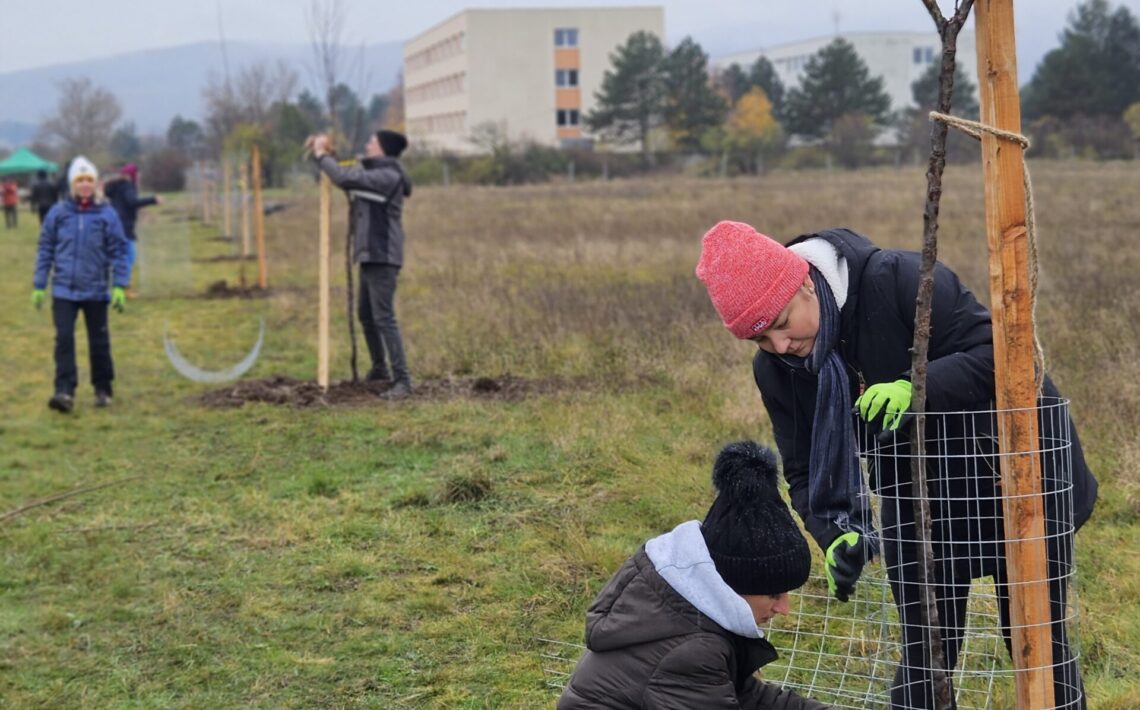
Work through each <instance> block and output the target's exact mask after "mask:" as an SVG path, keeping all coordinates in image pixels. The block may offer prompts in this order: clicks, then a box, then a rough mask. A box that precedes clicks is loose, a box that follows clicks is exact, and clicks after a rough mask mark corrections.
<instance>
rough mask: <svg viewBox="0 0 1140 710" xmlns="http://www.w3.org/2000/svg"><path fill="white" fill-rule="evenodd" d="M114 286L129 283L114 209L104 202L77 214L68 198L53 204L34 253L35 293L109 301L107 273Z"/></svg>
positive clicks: (123, 238) (120, 227) (123, 242)
mask: <svg viewBox="0 0 1140 710" xmlns="http://www.w3.org/2000/svg"><path fill="white" fill-rule="evenodd" d="M112 269H113V270H114V274H113V280H112V281H111V283H113V284H114V285H115V286H119V287H122V288H126V287H127V286H128V285H129V283H130V271H129V269H128V268H127V238H126V236H125V235H124V234H123V225H122V223H121V222H120V221H119V216H118V215H117V214H115V210H114V209H113V208H112V207H111V205H109V204H107V203H95V204H93V205H91V206H90V207H88V208H87V209H80V207H79V205H78V204H77V203H76V202H75V201H74V200H71V199H67V200H64V201H63V202H59V203H57V204H56V205H55V206H54V207H52V208H51V210H49V211H48V213H47V216H46V217H45V218H44V225H43V229H42V230H41V231H40V245H39V251H38V252H37V253H36V275H35V279H34V285H35V287H36V288H40V289H42V288H47V282H48V274H49V273H50V274H51V295H52V298H61V299H64V300H67V301H109V300H111V298H110V288H109V284H108V276H109V274H108V272H110V271H111V270H112Z"/></svg>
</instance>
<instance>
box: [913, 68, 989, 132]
mask: <svg viewBox="0 0 1140 710" xmlns="http://www.w3.org/2000/svg"><path fill="white" fill-rule="evenodd" d="M941 74H942V63H941V62H932V63H931V64H930V66H929V67H927V68H926V71H924V72H923V73H922V76H920V77H918V78H917V79H915V80H914V82H913V83H911V85H910V93H911V96H913V97H914V104H915V106H916V107H917V110H918V111H919V112H920V113H922V115H923V118H924V120H925V116H926V114H927V113H929V112H930V111H933V110H935V109H936V108H938V88H939V80H940V78H941ZM950 109H951V111H953V113H954V115H955V116H961V117H963V118H969V119H973V120H977V118H978V96H977V87H975V86H974V82H972V81H970V77H968V76H966V72H965V71H964V70H963V69H962V65H961V64H957V65H956V66H955V67H954V94H953V96H951V98H950Z"/></svg>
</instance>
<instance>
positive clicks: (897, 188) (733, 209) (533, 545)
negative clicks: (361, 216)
mask: <svg viewBox="0 0 1140 710" xmlns="http://www.w3.org/2000/svg"><path fill="white" fill-rule="evenodd" d="M1032 167H1033V169H1034V177H1035V185H1036V193H1037V200H1038V205H1039V214H1038V218H1039V223H1040V225H1041V249H1042V265H1043V267H1042V268H1043V277H1042V294H1041V308H1040V314H1039V322H1040V330H1041V336H1042V339H1043V340H1044V342H1045V344H1046V350H1047V355H1048V357H1049V360H1050V366H1051V370H1052V372H1053V373H1054V376H1055V379H1056V380H1057V381H1058V384H1059V385H1060V386H1061V388H1062V391H1063V392H1065V393H1066V394H1067V395H1069V396H1070V397H1072V398H1073V400H1074V412H1075V415H1076V417H1077V420H1078V423H1079V424H1080V425H1081V431H1082V435H1083V437H1084V439H1085V440H1086V442H1085V443H1086V451H1087V453H1088V454H1089V457H1090V459H1091V462H1092V464H1093V466H1094V469H1095V470H1096V472H1097V474H1098V475H1099V477H1100V479H1101V484H1102V489H1101V490H1102V502H1101V505H1100V507H1099V508H1098V511H1097V514H1096V515H1095V516H1094V518H1093V520H1092V522H1090V523H1089V525H1088V527H1087V528H1086V529H1085V530H1084V531H1083V532H1082V534H1081V536H1080V538H1079V544H1078V553H1079V559H1080V566H1081V570H1080V576H1081V582H1082V585H1081V586H1082V590H1083V596H1082V605H1083V607H1084V609H1085V614H1084V617H1083V622H1082V632H1083V633H1082V648H1083V651H1084V667H1085V671H1086V676H1087V683H1088V687H1089V691H1090V695H1091V697H1092V699H1093V702H1092V703H1091V705H1092V707H1106V708H1125V707H1133V705H1134V704H1130V703H1132V701H1133V700H1134V699H1135V698H1136V697H1137V693H1140V686H1138V685H1137V682H1136V679H1135V668H1136V663H1137V658H1138V656H1137V652H1136V649H1137V648H1140V624H1138V623H1137V621H1138V619H1140V617H1138V613H1137V611H1136V607H1137V600H1140V589H1138V588H1137V586H1136V582H1135V580H1137V579H1140V564H1138V563H1137V562H1136V560H1135V559H1134V557H1133V556H1130V555H1128V554H1122V553H1121V551H1122V550H1131V549H1136V547H1137V546H1138V545H1140V530H1138V526H1137V522H1136V521H1137V517H1136V516H1137V512H1140V503H1138V500H1140V493H1138V491H1140V481H1138V477H1137V474H1136V470H1137V465H1140V454H1138V450H1137V447H1136V443H1135V441H1136V436H1135V432H1136V431H1137V428H1138V425H1140V386H1138V385H1137V382H1140V358H1138V355H1140V353H1138V352H1137V349H1138V346H1140V339H1138V338H1137V331H1136V323H1137V321H1138V319H1140V298H1137V295H1138V294H1137V288H1138V287H1137V283H1138V280H1137V279H1136V277H1135V274H1136V273H1138V272H1140V248H1137V246H1136V245H1135V240H1134V237H1133V234H1134V233H1135V231H1136V230H1137V228H1138V227H1140V208H1138V207H1137V206H1136V202H1135V195H1136V194H1137V192H1138V191H1140V169H1138V167H1137V166H1136V165H1135V164H1091V163H1041V164H1034V165H1033V166H1032ZM981 198H982V194H981V176H980V172H979V170H978V169H976V168H972V167H966V168H962V167H952V168H951V169H950V172H949V174H948V176H947V182H946V196H945V200H944V203H943V210H942V215H943V220H942V240H941V255H942V258H943V260H944V261H946V262H948V263H949V264H950V265H951V266H953V267H954V268H955V269H956V270H957V271H958V272H959V273H960V274H961V275H962V276H963V279H964V280H965V281H966V282H967V283H968V284H969V285H971V286H972V287H973V288H974V289H975V291H976V292H978V293H979V295H980V296H981V297H982V298H983V299H985V297H986V294H985V290H986V287H985V285H986V277H985V274H986V249H985V241H984V233H983V224H984V220H983V215H982V199H981ZM274 199H278V200H286V201H288V202H289V203H290V206H289V208H288V209H287V210H286V211H285V212H283V213H279V214H277V215H273V216H271V217H270V218H269V219H268V220H267V226H268V230H269V234H268V241H269V244H270V248H271V250H272V251H271V264H270V266H271V278H272V286H273V289H274V290H273V293H272V294H270V296H269V297H268V298H264V299H255V300H241V299H226V300H206V299H200V298H182V297H181V296H186V295H190V294H200V293H202V292H204V291H205V289H206V288H207V286H208V285H209V284H210V283H212V282H213V281H216V280H218V279H220V278H225V279H227V280H228V281H229V282H230V283H231V284H232V283H234V281H235V280H236V278H237V271H238V264H237V263H234V262H224V261H202V259H208V258H210V257H214V256H217V255H218V254H224V253H230V252H232V246H231V245H227V244H223V243H219V242H213V241H209V239H208V237H210V236H213V235H214V234H215V230H207V229H203V228H201V227H200V226H199V225H197V224H192V223H188V222H185V221H176V220H175V219H174V218H178V217H183V216H184V214H185V213H184V211H183V212H181V213H180V212H179V207H178V206H177V201H174V203H175V206H174V207H172V208H168V209H167V211H166V214H165V215H163V216H162V217H161V218H160V219H158V220H155V219H154V217H153V216H152V217H151V220H152V221H150V222H149V223H146V224H144V225H143V231H142V233H143V235H144V247H145V248H148V249H150V250H151V254H150V256H149V258H150V259H151V264H152V265H153V267H154V268H153V270H152V272H151V274H152V276H153V278H152V279H151V281H150V283H144V298H143V299H140V300H139V301H135V302H132V304H131V308H130V310H129V311H128V313H127V314H126V315H124V316H116V317H114V318H113V320H112V331H113V335H114V338H115V348H116V364H117V366H118V370H119V378H120V380H119V386H118V390H117V393H118V394H119V397H117V401H116V404H115V409H114V410H113V411H112V412H109V413H106V415H105V416H104V415H103V414H98V413H93V412H92V411H91V410H90V407H89V402H88V401H87V400H86V399H85V397H86V395H85V394H84V393H82V392H81V397H80V411H79V412H78V413H77V415H76V416H75V417H73V418H72V419H69V420H63V419H61V418H60V417H58V416H56V415H54V414H52V413H50V412H48V411H46V408H45V407H44V406H43V403H44V401H45V400H46V397H47V395H48V394H50V363H49V353H50V326H49V325H48V323H47V320H46V319H45V317H44V314H42V313H41V314H35V313H33V312H32V311H31V310H30V309H29V308H27V307H26V306H24V303H25V302H26V298H27V283H28V278H27V273H28V271H29V270H30V245H31V244H32V243H33V242H34V234H32V232H31V230H30V229H27V228H26V227H24V228H21V231H20V232H19V233H18V234H17V235H16V237H17V238H15V239H9V240H7V241H6V242H4V243H3V244H0V270H2V271H3V274H4V276H5V278H4V279H3V280H0V297H2V298H4V299H5V300H6V302H7V303H9V304H13V305H12V306H11V307H10V308H9V309H6V310H5V311H3V312H0V327H2V328H3V329H4V332H5V333H6V342H5V345H4V351H3V352H4V354H3V362H4V366H5V379H6V383H5V385H6V397H5V400H4V401H3V402H2V403H0V419H2V421H3V422H4V424H3V425H2V428H0V444H2V447H3V448H2V452H0V512H2V511H3V510H8V509H11V508H13V507H15V506H16V505H17V504H18V503H19V502H22V501H26V500H30V499H33V498H36V497H41V496H44V495H48V494H50V493H52V492H56V491H59V490H65V489H67V488H69V487H72V486H75V485H78V484H80V483H83V482H91V481H96V480H107V479H110V478H117V477H121V476H126V475H131V474H136V473H143V474H145V478H144V479H143V481H141V482H140V483H139V484H138V485H137V486H133V487H129V488H124V489H122V490H113V489H111V490H107V491H104V492H100V493H99V494H96V495H92V496H88V497H77V498H75V499H72V500H70V501H69V502H67V503H66V504H63V505H59V506H54V507H48V508H44V509H39V510H37V512H36V513H35V514H34V515H25V516H21V517H20V518H17V519H15V520H14V521H13V522H12V523H11V524H9V525H8V526H6V527H4V528H0V671H2V673H0V696H3V697H5V698H6V699H9V698H14V699H15V700H14V703H15V706H21V705H27V706H40V705H44V706H83V705H86V706H103V707H111V706H135V705H139V706H147V707H201V706H206V705H215V706H219V707H234V706H257V707H313V706H328V707H349V706H368V707H423V706H431V707H454V706H467V707H474V706H511V707H521V706H526V707H541V706H549V704H550V701H551V696H550V695H549V694H548V693H547V692H546V691H545V690H544V689H543V687H542V677H541V671H540V669H539V667H538V665H537V663H536V654H537V651H536V646H535V642H534V638H535V637H536V636H540V635H541V636H547V637H555V638H567V639H574V638H577V636H578V635H579V634H580V631H581V624H582V618H583V612H584V609H585V606H586V605H587V604H588V603H589V601H590V599H591V597H592V595H593V594H594V593H595V592H596V590H597V587H598V585H599V584H600V583H601V582H602V581H604V579H605V578H606V577H607V576H608V574H609V573H610V572H611V571H612V570H613V569H614V568H616V566H617V565H618V564H620V562H621V560H622V559H623V558H624V557H625V556H626V555H628V554H629V552H630V551H631V550H632V549H633V548H634V547H635V546H636V545H637V544H638V543H639V542H640V541H642V540H643V539H644V538H645V537H647V536H649V535H651V534H654V533H656V532H659V531H661V530H664V529H667V528H668V527H671V526H672V525H674V524H676V523H677V522H679V521H681V520H684V519H687V518H691V517H694V516H697V515H700V514H701V513H703V511H704V510H705V506H707V502H708V496H709V490H708V478H707V476H708V465H709V463H710V461H711V457H712V455H713V453H714V452H715V450H716V447H717V445H718V444H720V443H722V442H724V441H726V440H729V439H732V438H737V437H743V436H750V437H754V438H758V439H761V440H767V439H769V438H770V437H769V435H768V434H767V423H766V421H765V419H764V416H763V413H762V409H761V407H760V403H759V398H758V397H757V395H756V393H755V389H754V386H753V385H752V383H751V377H750V371H749V370H750V368H749V359H750V356H751V348H750V347H749V346H747V345H744V344H740V343H737V342H735V341H733V339H732V338H731V337H730V336H728V335H727V334H726V333H725V332H724V331H723V328H722V327H721V326H720V325H719V324H718V323H717V320H716V316H715V313H714V312H713V311H712V309H711V307H710V306H709V304H708V302H707V298H706V296H705V295H704V292H703V289H702V288H701V286H700V284H699V282H697V280H696V278H695V277H694V276H693V274H692V269H693V266H694V264H695V262H696V258H697V254H698V250H699V240H700V235H701V234H702V233H703V232H704V231H705V230H706V229H707V228H708V227H709V226H711V225H712V224H713V223H714V222H716V221H717V220H719V219H738V220H743V221H747V222H750V223H752V224H755V225H756V226H757V227H758V228H759V229H761V231H764V232H766V233H768V234H770V235H772V236H774V237H777V238H790V237H792V236H795V235H796V234H799V233H801V232H805V231H811V230H814V229H818V228H823V227H829V226H837V225H841V226H849V227H852V228H854V229H856V230H858V231H861V232H863V233H865V234H867V235H868V236H870V237H871V238H872V239H873V240H875V241H876V242H877V243H879V244H880V245H883V246H891V247H903V248H917V246H918V244H919V240H920V237H921V227H922V222H921V214H922V204H923V199H924V178H923V175H922V174H921V172H920V171H918V170H914V169H905V170H899V171H896V170H889V169H884V170H874V171H867V172H858V173H830V174H828V173H822V172H815V173H813V172H804V173H794V174H780V175H771V176H768V177H764V178H759V179H741V180H733V181H725V182H716V181H698V180H670V181H665V180H660V181H658V180H637V181H615V182H611V183H578V184H573V185H547V186H539V187H521V188H511V189H495V188H427V189H422V190H417V192H416V194H415V196H414V198H413V199H412V201H411V203H410V206H409V209H408V212H407V220H406V222H407V229H408V232H409V235H410V237H409V249H408V265H407V268H406V269H405V272H404V274H403V276H402V277H401V281H400V293H399V296H398V303H399V306H400V309H401V312H400V316H401V322H402V325H403V327H404V329H405V337H406V340H407V344H408V350H409V360H410V363H411V366H412V368H413V375H414V376H416V377H418V378H419V379H421V380H424V379H430V378H436V377H446V376H459V377H464V378H472V379H474V378H478V377H501V376H503V375H507V374H510V375H513V376H517V377H524V378H535V379H539V380H543V381H546V380H557V381H559V382H564V383H569V384H568V386H566V387H562V388H555V389H551V390H549V391H547V390H541V391H540V392H539V393H538V394H537V395H536V396H532V397H528V398H525V399H520V400H517V401H516V400H507V399H502V400H485V401H484V400H479V401H476V400H472V399H464V398H449V399H444V400H432V399H430V398H427V399H423V400H419V401H415V402H412V403H410V404H407V405H404V406H387V405H384V406H375V407H357V408H355V409H344V410H327V411H322V410H306V411H295V410H290V409H285V408H280V407H274V406H271V405H252V406H248V407H246V408H244V409H241V410H233V411H215V410H205V409H203V408H201V407H200V406H199V405H197V404H196V403H195V400H194V399H192V396H193V395H197V394H200V392H201V390H200V388H197V387H194V386H192V385H189V384H187V383H185V382H183V381H180V380H178V379H177V378H176V377H175V376H174V375H173V374H172V372H171V371H170V368H169V366H168V365H167V364H166V362H165V359H164V357H163V355H162V347H161V340H160V338H159V336H160V334H161V332H162V328H163V325H164V324H170V327H171V329H172V331H173V332H175V333H176V334H177V336H178V344H179V347H180V349H181V350H182V352H183V353H184V354H186V355H187V356H188V357H190V358H191V359H192V360H195V361H196V362H200V363H202V364H203V365H205V366H222V365H225V364H228V363H230V362H233V361H235V360H236V359H237V358H240V357H241V355H242V354H244V352H245V350H246V349H247V348H248V347H249V345H250V344H251V342H252V338H253V337H254V335H255V334H256V316H258V315H262V316H264V317H265V318H266V322H267V326H268V329H269V332H268V335H267V344H266V350H265V356H264V357H263V359H262V362H260V363H259V364H258V366H257V368H256V369H255V370H254V371H253V372H252V373H250V376H253V377H267V376H270V375H273V374H281V375H285V376H291V377H297V378H311V377H312V376H313V373H314V371H315V335H316V323H315V310H316V308H315V296H314V293H313V289H312V286H313V284H314V283H315V280H316V273H315V269H314V266H313V261H314V257H315V255H316V247H315V243H314V239H313V236H314V229H315V223H316V219H315V205H316V196H315V190H313V189H311V186H305V187H304V188H303V189H301V190H299V191H296V192H291V193H288V194H283V195H275V196H274ZM182 209H183V210H184V209H185V208H182ZM335 217H336V219H335V221H334V233H335V234H338V235H339V234H342V233H343V229H344V223H343V217H344V215H343V214H342V210H341V209H340V208H339V206H338V209H337V211H336V213H335ZM6 236H7V235H6ZM148 240H149V241H148ZM144 258H148V257H145V255H144ZM342 271H343V270H342V269H341V268H340V267H339V266H338V267H337V268H334V274H335V276H336V279H335V283H336V284H342V283H343V273H342ZM334 307H335V313H336V317H337V322H336V323H335V324H334V333H343V332H344V331H343V325H344V314H343V312H342V311H343V290H342V291H341V292H340V293H339V295H337V296H335V297H334ZM346 350H347V347H346V343H345V342H344V341H343V338H342V339H341V340H340V341H338V342H337V343H336V344H335V347H334V378H336V377H345V376H347V374H348V368H347V360H346V357H347V354H346ZM81 358H82V355H81ZM81 362H82V360H81ZM85 369H86V368H85V367H84V366H82V365H81V371H85ZM574 383H584V384H583V386H582V387H581V388H576V387H575V386H574ZM587 385H588V386H587ZM457 659H462V662H457Z"/></svg>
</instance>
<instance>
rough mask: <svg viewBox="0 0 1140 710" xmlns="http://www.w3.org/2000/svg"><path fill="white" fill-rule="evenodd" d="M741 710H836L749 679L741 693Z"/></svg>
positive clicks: (771, 685)
mask: <svg viewBox="0 0 1140 710" xmlns="http://www.w3.org/2000/svg"><path fill="white" fill-rule="evenodd" d="M740 707H741V710H835V706H833V705H827V704H826V703H821V702H819V701H818V700H812V699H811V698H805V697H803V696H801V695H796V694H795V693H793V692H792V691H790V690H788V689H786V688H782V687H780V686H778V685H776V684H775V683H765V682H764V681H762V680H758V679H756V678H755V677H753V678H749V679H748V681H747V682H746V683H745V685H744V687H743V688H742V689H741V693H740Z"/></svg>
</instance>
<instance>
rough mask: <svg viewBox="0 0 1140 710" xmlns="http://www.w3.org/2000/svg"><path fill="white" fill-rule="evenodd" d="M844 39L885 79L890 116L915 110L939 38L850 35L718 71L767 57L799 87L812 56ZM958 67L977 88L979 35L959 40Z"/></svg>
mask: <svg viewBox="0 0 1140 710" xmlns="http://www.w3.org/2000/svg"><path fill="white" fill-rule="evenodd" d="M836 38H842V39H844V40H846V41H848V42H850V43H851V44H852V45H853V46H854V47H855V51H856V52H858V54H859V56H860V57H861V58H862V59H863V61H864V62H865V63H866V64H867V68H868V69H869V70H870V73H871V76H873V77H874V76H881V77H883V79H884V81H883V89H884V90H885V91H886V92H887V94H888V95H890V97H891V110H892V111H897V110H899V109H902V108H907V107H912V106H914V98H913V96H912V94H911V90H910V85H911V84H912V83H913V82H914V81H915V80H916V79H918V78H919V77H920V76H922V74H923V73H924V72H925V71H926V70H927V69H928V68H929V66H930V65H931V64H932V63H934V62H940V61H941V60H942V57H941V52H942V40H941V39H939V37H938V34H937V33H936V32H846V33H840V34H838V35H833V36H831V37H820V38H817V39H810V40H805V41H802V42H795V43H793V44H785V45H779V46H776V47H769V48H766V49H757V50H753V51H750V52H740V53H737V54H730V55H727V56H723V57H719V58H717V59H714V60H713V62H712V64H713V66H714V67H715V68H717V69H724V68H726V67H728V66H729V65H731V64H739V65H740V66H741V67H743V68H744V69H747V68H748V67H749V66H750V65H752V64H753V63H754V62H755V61H756V59H757V57H761V56H764V57H767V58H768V61H770V62H772V66H773V67H774V68H775V70H776V74H777V75H778V76H779V77H780V81H781V82H783V84H784V87H785V88H788V89H790V88H793V87H795V86H799V84H800V79H801V77H802V76H803V70H804V67H805V66H806V65H807V62H808V59H810V58H811V56H812V55H813V54H815V53H816V52H818V51H819V50H821V49H823V48H824V47H826V46H827V45H829V44H831V43H832V42H834V41H835V39H836ZM956 57H957V61H958V64H959V65H960V66H961V67H962V70H963V71H964V72H965V73H966V76H968V77H970V80H971V81H972V82H973V83H974V85H975V86H976V85H977V83H978V74H977V66H978V57H977V50H976V48H975V43H974V32H973V31H972V30H963V31H962V33H961V34H959V35H958V53H957V55H956Z"/></svg>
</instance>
